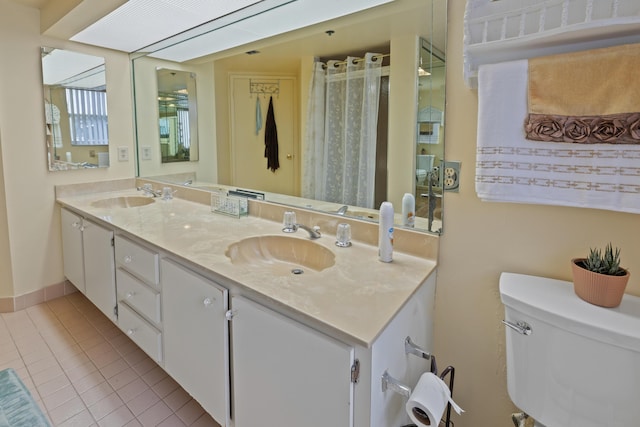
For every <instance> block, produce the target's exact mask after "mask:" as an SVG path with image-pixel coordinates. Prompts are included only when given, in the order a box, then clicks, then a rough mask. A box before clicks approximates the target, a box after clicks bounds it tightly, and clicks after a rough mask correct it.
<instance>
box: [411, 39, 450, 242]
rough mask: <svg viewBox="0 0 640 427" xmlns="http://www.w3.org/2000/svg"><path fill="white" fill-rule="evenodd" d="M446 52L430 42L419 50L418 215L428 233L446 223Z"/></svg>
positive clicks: (422, 44)
mask: <svg viewBox="0 0 640 427" xmlns="http://www.w3.org/2000/svg"><path fill="white" fill-rule="evenodd" d="M445 64H446V62H445V53H444V52H443V51H440V50H439V49H438V48H437V47H436V46H434V45H433V43H432V42H431V41H430V40H429V39H424V38H421V39H420V47H419V50H418V76H417V78H418V117H417V126H416V128H417V134H416V192H415V199H416V215H417V216H419V217H424V218H426V219H427V230H428V231H437V228H436V227H438V226H441V221H442V196H443V180H442V171H443V167H442V165H443V162H444V109H445V71H446V68H445Z"/></svg>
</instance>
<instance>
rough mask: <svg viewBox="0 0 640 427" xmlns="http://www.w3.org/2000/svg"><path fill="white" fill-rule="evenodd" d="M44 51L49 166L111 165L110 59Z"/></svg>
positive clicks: (43, 68) (63, 50)
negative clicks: (107, 65) (108, 69)
mask: <svg viewBox="0 0 640 427" xmlns="http://www.w3.org/2000/svg"><path fill="white" fill-rule="evenodd" d="M40 54H41V63H42V85H43V95H44V114H45V135H46V136H45V146H46V149H47V167H48V169H49V170H50V171H62V170H72V169H90V168H99V167H108V166H109V126H108V124H109V123H108V122H109V120H108V118H109V117H108V110H107V85H106V74H105V60H104V58H103V57H100V56H94V55H87V54H84V53H79V52H73V51H70V50H66V49H57V48H51V47H41V48H40Z"/></svg>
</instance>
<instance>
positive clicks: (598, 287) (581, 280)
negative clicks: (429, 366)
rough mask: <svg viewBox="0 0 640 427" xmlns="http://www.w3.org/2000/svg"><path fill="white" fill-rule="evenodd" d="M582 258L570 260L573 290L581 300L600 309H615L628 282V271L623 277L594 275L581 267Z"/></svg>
mask: <svg viewBox="0 0 640 427" xmlns="http://www.w3.org/2000/svg"><path fill="white" fill-rule="evenodd" d="M584 260H585V259H584V258H574V259H572V260H571V270H572V272H573V290H574V292H575V293H576V295H578V296H579V297H580V298H582V299H583V300H585V301H587V302H589V303H591V304H594V305H599V306H601V307H609V308H612V307H617V306H619V305H620V302H621V301H622V297H623V296H624V290H625V288H626V287H627V282H628V281H629V271H627V270H625V274H624V275H623V276H609V275H607V274H600V273H595V272H593V271H589V270H587V269H585V268H583V267H581V265H582V262H583V261H584Z"/></svg>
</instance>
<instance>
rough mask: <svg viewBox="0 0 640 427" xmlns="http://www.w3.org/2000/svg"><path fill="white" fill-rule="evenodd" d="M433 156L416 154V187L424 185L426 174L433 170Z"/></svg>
mask: <svg viewBox="0 0 640 427" xmlns="http://www.w3.org/2000/svg"><path fill="white" fill-rule="evenodd" d="M435 157H436V156H435V155H433V154H417V155H416V181H417V182H418V185H425V181H426V179H427V173H429V172H430V171H431V170H432V169H433V161H434V159H435Z"/></svg>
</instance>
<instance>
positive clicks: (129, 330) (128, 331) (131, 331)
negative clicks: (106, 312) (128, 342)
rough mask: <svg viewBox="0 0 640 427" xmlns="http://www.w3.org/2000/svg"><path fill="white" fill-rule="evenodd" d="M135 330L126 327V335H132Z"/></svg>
mask: <svg viewBox="0 0 640 427" xmlns="http://www.w3.org/2000/svg"><path fill="white" fill-rule="evenodd" d="M135 332H136V330H135V329H127V335H129V336H132V335H133V334H134V333H135Z"/></svg>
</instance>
